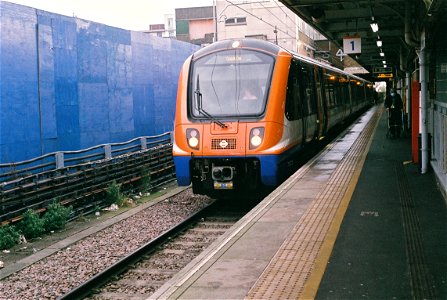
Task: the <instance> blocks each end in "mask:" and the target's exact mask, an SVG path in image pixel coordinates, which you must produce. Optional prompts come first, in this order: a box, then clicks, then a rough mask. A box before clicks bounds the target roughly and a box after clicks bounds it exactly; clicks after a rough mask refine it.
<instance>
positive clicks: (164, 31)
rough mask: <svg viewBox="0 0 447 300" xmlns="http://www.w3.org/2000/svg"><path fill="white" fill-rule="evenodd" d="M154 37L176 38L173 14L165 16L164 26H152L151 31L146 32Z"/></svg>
mask: <svg viewBox="0 0 447 300" xmlns="http://www.w3.org/2000/svg"><path fill="white" fill-rule="evenodd" d="M145 32H146V33H149V34H150V35H153V36H158V37H163V38H175V18H174V15H173V14H166V15H165V22H164V24H150V25H149V30H148V31H145Z"/></svg>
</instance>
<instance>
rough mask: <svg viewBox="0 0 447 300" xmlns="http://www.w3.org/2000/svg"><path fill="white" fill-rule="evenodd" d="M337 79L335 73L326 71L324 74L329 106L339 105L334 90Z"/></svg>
mask: <svg viewBox="0 0 447 300" xmlns="http://www.w3.org/2000/svg"><path fill="white" fill-rule="evenodd" d="M335 80H336V76H335V74H333V73H330V72H327V71H326V73H325V74H324V85H325V86H324V91H325V93H326V101H327V105H328V107H329V108H333V107H335V106H336V105H337V102H336V99H335V92H334V89H335Z"/></svg>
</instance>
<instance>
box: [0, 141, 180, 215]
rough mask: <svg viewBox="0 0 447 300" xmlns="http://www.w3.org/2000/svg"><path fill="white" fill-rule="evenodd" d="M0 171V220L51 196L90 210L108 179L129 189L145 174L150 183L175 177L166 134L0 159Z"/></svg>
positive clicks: (98, 203) (98, 201) (35, 206)
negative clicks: (19, 158)
mask: <svg viewBox="0 0 447 300" xmlns="http://www.w3.org/2000/svg"><path fill="white" fill-rule="evenodd" d="M2 171H3V172H2ZM0 173H1V174H0V180H1V181H0V195H1V198H0V222H3V223H4V222H8V221H14V220H16V219H17V218H19V217H20V215H21V214H22V213H23V212H24V211H25V210H26V209H28V208H33V209H36V210H43V209H45V207H46V206H47V205H48V203H49V202H51V201H53V200H57V201H59V202H61V203H63V204H65V205H68V204H70V205H72V206H73V207H74V209H75V213H78V214H79V213H82V212H85V211H89V210H92V209H96V208H97V207H98V206H101V202H102V198H104V197H103V196H104V191H105V190H106V189H107V187H108V186H109V185H110V183H111V182H113V181H116V182H117V183H120V184H122V185H123V187H125V188H126V189H135V188H136V186H137V185H138V184H140V181H141V179H142V178H143V177H146V180H147V178H149V177H150V184H151V186H152V187H156V186H158V185H160V184H163V183H165V182H167V181H170V180H174V179H175V171H174V165H173V161H172V144H171V137H170V133H164V134H161V135H158V136H151V137H140V138H135V139H133V140H130V141H127V142H123V143H114V144H104V145H99V146H95V147H91V148H88V149H83V150H78V151H64V152H55V153H50V154H46V155H43V156H40V157H38V158H34V159H30V160H27V161H22V162H18V163H14V164H0Z"/></svg>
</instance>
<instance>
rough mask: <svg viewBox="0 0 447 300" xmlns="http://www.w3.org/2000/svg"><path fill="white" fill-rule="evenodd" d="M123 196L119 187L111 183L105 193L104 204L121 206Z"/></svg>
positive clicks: (114, 182)
mask: <svg viewBox="0 0 447 300" xmlns="http://www.w3.org/2000/svg"><path fill="white" fill-rule="evenodd" d="M123 202H124V195H123V194H122V193H121V185H120V184H117V183H116V181H113V182H112V183H111V184H110V185H109V187H108V188H107V191H106V203H107V204H108V205H111V204H114V203H115V204H117V205H118V206H121V205H123Z"/></svg>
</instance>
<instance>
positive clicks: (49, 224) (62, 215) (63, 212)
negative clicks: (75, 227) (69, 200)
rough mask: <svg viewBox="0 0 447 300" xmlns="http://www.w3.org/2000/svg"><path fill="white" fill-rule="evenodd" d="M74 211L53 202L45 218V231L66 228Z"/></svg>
mask: <svg viewBox="0 0 447 300" xmlns="http://www.w3.org/2000/svg"><path fill="white" fill-rule="evenodd" d="M72 211H73V208H72V207H71V206H70V207H65V206H63V205H61V204H60V203H58V202H56V201H54V202H52V203H51V204H50V205H49V206H48V208H47V211H46V213H45V215H44V216H43V220H44V227H45V230H46V231H51V230H59V229H62V228H64V227H65V224H66V223H67V219H68V216H69V215H70V214H71V212H72Z"/></svg>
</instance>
